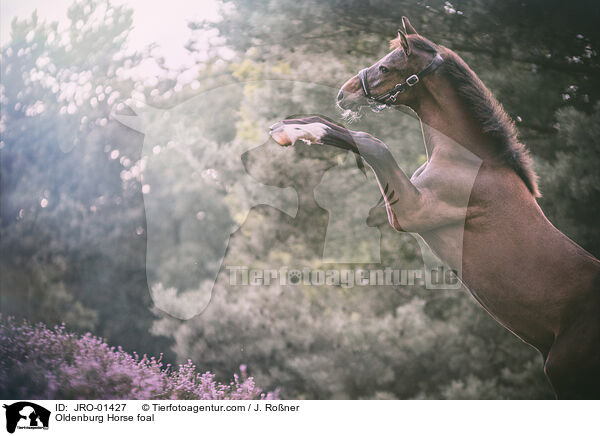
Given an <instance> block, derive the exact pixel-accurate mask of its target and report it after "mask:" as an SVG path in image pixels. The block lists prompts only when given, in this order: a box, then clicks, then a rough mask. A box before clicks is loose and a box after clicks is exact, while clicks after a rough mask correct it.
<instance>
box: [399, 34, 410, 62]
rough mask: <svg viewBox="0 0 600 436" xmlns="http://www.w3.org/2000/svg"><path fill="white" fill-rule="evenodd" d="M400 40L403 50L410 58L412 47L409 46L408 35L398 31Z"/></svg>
mask: <svg viewBox="0 0 600 436" xmlns="http://www.w3.org/2000/svg"><path fill="white" fill-rule="evenodd" d="M398 40H399V41H400V45H401V46H402V50H404V53H406V56H408V55H409V54H410V45H409V44H408V38H407V37H406V34H405V33H404V32H403V31H402V30H400V29H398Z"/></svg>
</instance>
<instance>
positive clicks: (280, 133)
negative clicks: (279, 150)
mask: <svg viewBox="0 0 600 436" xmlns="http://www.w3.org/2000/svg"><path fill="white" fill-rule="evenodd" d="M269 135H271V138H273V140H274V141H275V142H276V143H278V144H279V145H281V146H282V147H288V146H290V145H292V139H291V138H290V136H289V135H288V133H287V132H286V129H285V126H284V124H283V123H281V122H279V123H276V124H273V125H272V126H271V130H270V131H269Z"/></svg>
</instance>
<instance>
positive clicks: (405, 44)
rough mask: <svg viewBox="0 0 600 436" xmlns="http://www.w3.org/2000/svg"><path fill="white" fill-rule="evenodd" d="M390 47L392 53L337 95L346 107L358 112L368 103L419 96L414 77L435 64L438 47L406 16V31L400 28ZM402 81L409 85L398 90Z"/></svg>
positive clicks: (398, 102)
mask: <svg viewBox="0 0 600 436" xmlns="http://www.w3.org/2000/svg"><path fill="white" fill-rule="evenodd" d="M390 47H391V49H392V51H391V52H390V53H388V54H387V55H386V56H384V57H383V58H381V59H380V60H378V61H377V62H376V63H374V64H373V65H371V66H370V67H368V68H365V70H363V71H361V73H359V74H357V75H356V76H354V77H352V78H350V79H349V80H348V81H347V82H346V83H344V85H343V86H342V88H341V89H340V92H339V93H338V96H337V104H338V106H339V107H340V108H341V109H342V110H344V111H348V112H357V111H358V110H359V109H360V108H361V107H362V106H366V105H370V106H371V107H372V108H374V109H377V108H379V109H382V108H383V107H385V105H388V106H395V105H406V104H408V103H409V102H410V101H411V99H414V98H415V97H416V93H417V92H418V89H419V88H420V87H419V86H414V85H415V84H416V83H417V82H415V79H414V77H412V76H413V75H415V74H417V73H418V72H421V71H423V70H424V69H425V68H426V67H427V66H428V65H430V64H431V63H432V60H433V59H434V57H435V55H436V49H437V47H436V46H435V44H433V43H432V42H429V41H428V40H426V39H425V38H423V37H421V36H420V35H419V34H418V33H417V31H416V30H415V29H414V27H412V25H411V24H410V22H409V21H408V19H407V18H406V17H402V30H398V37H397V38H396V39H393V40H392V41H391V43H390ZM361 75H362V77H361ZM411 78H412V80H411ZM401 84H405V86H403V87H402V91H401V92H400V93H396V92H395V91H396V90H397V89H398V88H397V85H401ZM395 87H396V88H395Z"/></svg>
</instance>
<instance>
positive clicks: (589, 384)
mask: <svg viewBox="0 0 600 436" xmlns="http://www.w3.org/2000/svg"><path fill="white" fill-rule="evenodd" d="M544 371H545V372H546V375H547V376H548V379H549V380H550V383H552V386H553V388H554V391H555V393H556V396H557V397H558V399H561V400H562V399H600V320H599V319H598V315H597V314H596V316H594V317H593V318H590V317H586V318H585V319H581V318H580V319H579V320H578V321H577V322H576V323H575V324H574V325H572V326H571V327H569V329H568V330H566V331H565V332H564V333H563V334H561V335H559V336H558V337H557V338H556V340H555V342H554V344H553V345H552V348H551V350H550V353H549V354H548V358H547V359H546V364H545V366H544Z"/></svg>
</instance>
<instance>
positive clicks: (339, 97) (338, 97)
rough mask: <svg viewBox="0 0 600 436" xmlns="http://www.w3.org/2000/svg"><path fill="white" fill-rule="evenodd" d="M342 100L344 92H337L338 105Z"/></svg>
mask: <svg viewBox="0 0 600 436" xmlns="http://www.w3.org/2000/svg"><path fill="white" fill-rule="evenodd" d="M343 98H344V91H342V90H340V92H338V95H337V101H338V103H339V102H340V101H342V99H343Z"/></svg>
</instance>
